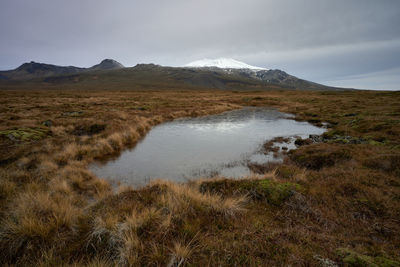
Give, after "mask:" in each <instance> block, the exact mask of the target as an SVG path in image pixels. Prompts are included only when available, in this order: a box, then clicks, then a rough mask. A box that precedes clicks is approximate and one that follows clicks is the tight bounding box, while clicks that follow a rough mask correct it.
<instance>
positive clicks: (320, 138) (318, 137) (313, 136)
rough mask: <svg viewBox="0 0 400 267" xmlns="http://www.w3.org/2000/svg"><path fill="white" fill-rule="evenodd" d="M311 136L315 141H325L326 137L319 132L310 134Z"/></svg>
mask: <svg viewBox="0 0 400 267" xmlns="http://www.w3.org/2000/svg"><path fill="white" fill-rule="evenodd" d="M309 137H310V139H311V140H312V141H313V142H314V143H322V142H323V141H324V138H323V137H322V136H320V135H317V134H310V136H309Z"/></svg>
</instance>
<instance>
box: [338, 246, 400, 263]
mask: <svg viewBox="0 0 400 267" xmlns="http://www.w3.org/2000/svg"><path fill="white" fill-rule="evenodd" d="M336 252H337V254H338V256H339V257H340V258H341V259H342V261H343V263H344V264H346V265H348V266H360V267H361V266H368V267H378V266H383V267H392V266H400V262H398V261H393V260H391V259H388V258H386V257H382V256H378V257H371V256H367V255H363V254H360V253H357V252H355V251H353V250H351V249H347V248H339V249H338V250H337V251H336Z"/></svg>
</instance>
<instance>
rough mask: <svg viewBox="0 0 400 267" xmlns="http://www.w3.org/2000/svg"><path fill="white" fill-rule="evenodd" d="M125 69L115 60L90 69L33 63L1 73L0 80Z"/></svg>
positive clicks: (105, 61) (105, 60)
mask: <svg viewBox="0 0 400 267" xmlns="http://www.w3.org/2000/svg"><path fill="white" fill-rule="evenodd" d="M120 68H125V67H124V66H123V65H122V64H121V63H119V62H117V61H115V60H113V59H104V60H102V61H101V62H100V63H99V64H97V65H94V66H92V67H90V68H81V67H75V66H59V65H53V64H47V63H38V62H35V61H31V62H29V63H23V64H22V65H21V66H19V67H17V68H16V69H14V70H6V71H0V79H2V80H28V79H34V78H44V77H50V76H58V75H71V74H78V73H82V72H85V71H94V70H112V69H120Z"/></svg>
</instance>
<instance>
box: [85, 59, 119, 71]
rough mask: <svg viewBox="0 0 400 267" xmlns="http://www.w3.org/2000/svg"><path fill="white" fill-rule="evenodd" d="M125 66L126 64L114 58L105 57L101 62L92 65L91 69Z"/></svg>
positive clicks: (111, 68) (110, 68) (112, 68)
mask: <svg viewBox="0 0 400 267" xmlns="http://www.w3.org/2000/svg"><path fill="white" fill-rule="evenodd" d="M122 68H125V67H124V65H122V64H121V63H119V62H118V61H116V60H114V59H108V58H107V59H104V60H103V61H102V62H100V64H97V65H94V66H93V67H91V68H90V69H91V70H114V69H122Z"/></svg>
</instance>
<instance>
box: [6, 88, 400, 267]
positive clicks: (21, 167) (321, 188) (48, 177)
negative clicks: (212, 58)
mask: <svg viewBox="0 0 400 267" xmlns="http://www.w3.org/2000/svg"><path fill="white" fill-rule="evenodd" d="M0 103H1V105H0V121H1V124H0V131H9V130H10V129H19V128H25V129H26V128H35V129H36V128H40V129H42V128H43V129H48V130H49V131H48V132H47V131H44V132H46V134H45V135H42V136H40V138H39V139H38V138H35V139H29V138H26V139H24V140H12V139H10V138H8V137H7V136H6V135H1V136H0V148H1V153H0V215H1V223H0V259H1V262H2V263H5V264H14V265H18V266H32V265H39V266H40V265H43V266H56V265H68V266H74V265H76V266H80V265H87V266H113V265H116V266H117V265H132V266H135V265H136V266H145V265H153V266H166V265H168V264H170V265H171V266H179V265H180V266H183V265H201V266H204V265H206V266H235V265H236V266H265V265H270V266H276V265H310V266H316V265H319V264H320V263H321V262H320V260H318V259H329V260H330V261H333V262H336V263H337V264H344V263H345V262H346V264H348V263H347V259H344V258H343V257H342V256H340V254H338V253H337V251H338V249H340V248H343V247H344V248H348V249H351V251H355V252H354V253H350V254H351V255H358V257H359V258H361V259H362V258H363V255H367V256H366V257H367V258H368V259H372V260H373V261H374V262H381V261H382V259H388V260H387V261H386V262H390V261H389V259H390V260H392V261H399V256H398V255H399V251H400V250H399V248H400V238H399V235H398V233H399V232H400V226H399V222H398V218H399V217H400V212H399V211H400V203H399V202H400V198H399V196H400V189H399V185H400V182H399V177H400V176H399V175H400V169H399V167H398V166H399V158H400V157H399V154H400V140H399V136H400V122H399V120H398V116H400V108H399V106H400V94H399V93H394V92H306V93H305V92H297V91H286V92H285V91H270V92H220V91H148V92H145V91H99V90H93V91H83V90H64V91H51V90H43V91H40V90H32V91H23V90H21V91H18V90H17V91H4V92H2V94H1V95H0ZM241 106H273V107H277V108H279V109H280V110H282V111H286V112H292V113H294V114H296V119H299V120H308V121H310V122H312V123H314V124H316V125H318V124H320V123H321V122H328V123H330V125H331V127H330V128H329V131H328V132H327V133H326V136H327V138H328V139H327V140H328V141H327V143H321V144H313V145H311V146H307V145H306V146H304V147H301V148H299V149H298V150H297V151H295V152H293V153H290V154H289V157H288V158H287V159H286V160H285V162H284V164H282V165H279V166H275V167H274V168H273V169H272V172H268V173H265V176H264V177H261V178H260V177H259V178H257V179H255V178H251V177H250V178H246V179H239V180H235V181H233V180H225V179H224V178H223V177H221V178H219V179H213V180H199V181H193V182H190V183H186V184H176V183H172V182H167V181H157V182H154V183H152V184H151V185H148V186H146V187H144V188H139V189H134V188H132V187H129V186H126V185H122V186H121V187H120V188H119V189H118V190H113V189H112V188H111V186H110V184H109V183H108V182H107V181H105V180H101V179H98V178H97V177H95V176H94V175H93V174H92V173H90V172H89V171H88V170H87V166H88V164H90V163H91V162H93V161H94V160H97V159H107V158H110V157H111V158H112V157H115V156H117V155H118V154H119V153H120V152H121V151H122V150H124V149H126V148H128V147H132V146H134V145H135V144H136V143H137V142H138V141H139V140H140V139H141V138H142V137H143V136H144V135H145V134H146V133H147V132H148V131H149V130H150V129H151V127H152V126H154V125H156V124H159V123H161V122H164V121H168V120H172V119H175V118H180V117H186V116H201V115H207V114H214V113H219V112H223V111H226V110H231V109H235V108H239V107H241ZM27 110H29V112H27ZM78 111H79V112H81V113H76V112H78ZM74 112H75V113H74ZM71 114H72V115H71ZM47 120H50V121H52V125H51V126H50V127H47V126H44V125H43V122H44V121H47ZM99 125H105V127H99ZM46 127H47V128H46ZM93 129H94V130H93ZM347 135H349V136H351V137H352V138H354V139H355V140H363V144H348V143H346V142H345V140H344V139H343V137H345V136H347ZM260 171H261V172H262V171H263V170H260ZM264 171H265V170H264ZM315 255H318V257H317V256H315ZM366 257H364V258H366ZM388 266H391V265H388Z"/></svg>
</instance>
